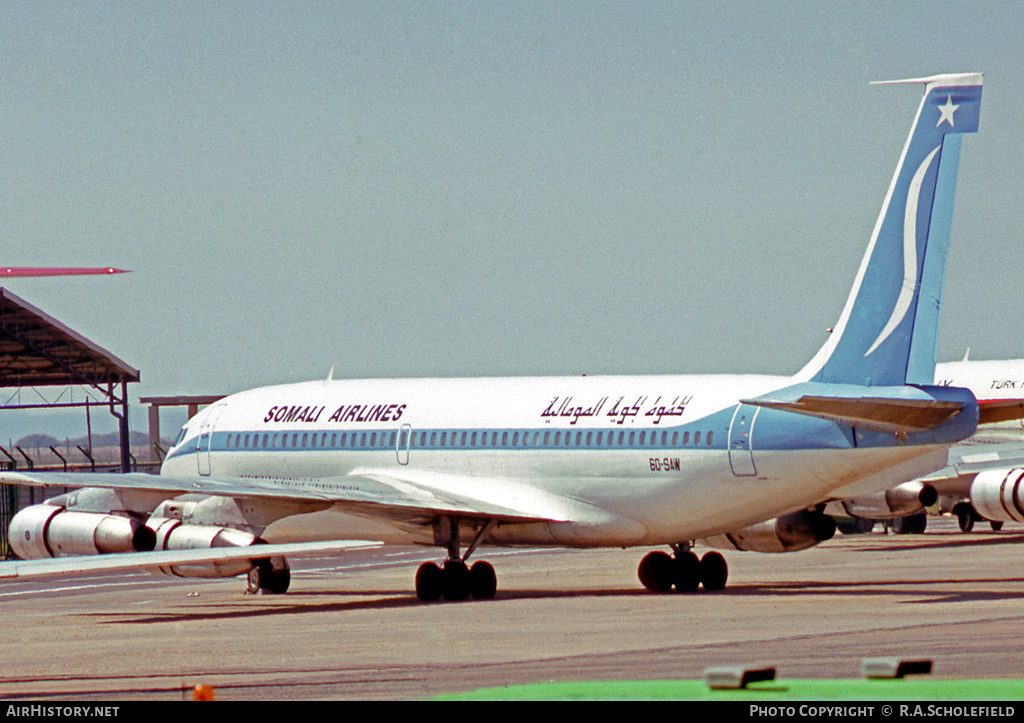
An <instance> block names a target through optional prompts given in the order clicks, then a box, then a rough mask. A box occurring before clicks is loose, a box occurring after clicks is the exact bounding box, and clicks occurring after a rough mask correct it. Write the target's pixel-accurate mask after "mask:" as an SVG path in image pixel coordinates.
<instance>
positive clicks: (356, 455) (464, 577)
mask: <svg viewBox="0 0 1024 723" xmlns="http://www.w3.org/2000/svg"><path fill="white" fill-rule="evenodd" d="M896 82H899V83H915V84H921V85H923V86H924V97H923V99H922V101H921V104H920V106H919V107H918V110H917V114H916V116H915V117H914V120H913V124H912V126H911V130H910V134H909V136H908V138H907V141H906V144H905V146H904V148H903V151H902V153H901V155H900V157H899V160H898V162H897V165H896V171H895V174H894V175H893V178H892V181H891V183H890V185H889V188H888V192H887V193H886V195H885V198H884V201H883V204H882V208H881V212H880V214H879V216H878V220H877V222H876V224H875V226H874V229H873V231H872V233H871V236H870V239H869V242H868V247H867V251H866V253H865V255H864V258H863V261H862V263H861V265H860V268H859V270H858V272H857V274H856V277H855V280H854V283H853V288H852V290H851V292H850V295H849V297H848V299H847V302H846V305H845V307H844V309H843V311H842V314H841V316H840V319H839V322H838V323H837V325H836V326H835V328H834V331H833V333H832V334H831V335H830V337H829V339H828V341H827V343H826V344H825V345H824V346H823V347H822V349H821V350H820V351H819V352H818V354H817V355H815V356H814V357H813V358H812V359H811V361H810V362H809V363H808V364H807V365H806V366H805V367H804V369H802V370H801V371H800V372H799V373H798V374H796V375H795V376H793V377H791V378H784V379H782V378H780V377H771V376H758V375H738V376H726V375H702V376H684V375H680V376H669V375H666V376H597V377H591V376H587V377H540V378H501V379H498V378H477V379H401V380H391V379H367V380H355V381H335V380H333V379H327V380H324V381H312V382H305V383H300V384H289V385H283V386H275V387H268V388H263V389H255V390H252V391H247V392H243V393H240V394H236V395H233V396H230V397H227V398H225V399H223V400H221V401H220V402H217V403H216V404H213V405H211V406H209V407H207V408H206V409H204V410H203V411H202V412H201V413H199V414H198V415H196V416H195V417H193V418H192V419H191V420H189V421H188V423H187V424H186V425H185V426H184V427H183V428H182V430H181V433H180V435H179V436H178V438H177V441H176V442H175V444H174V446H173V448H172V449H171V450H170V451H169V452H168V455H167V457H166V460H165V462H164V464H163V467H162V469H161V473H160V475H145V474H126V475H101V474H97V475H90V476H89V477H88V484H89V487H88V488H86V489H82V490H78V491H76V492H72V493H68V494H66V495H62V496H60V497H58V498H56V499H55V500H51V501H50V502H48V503H45V504H41V505H35V506H32V507H29V508H26V509H25V510H22V511H21V512H19V513H18V515H16V516H15V518H14V520H13V521H12V524H11V534H10V539H11V541H12V545H13V546H14V547H15V550H16V551H17V553H18V554H19V556H21V557H22V558H26V559H29V560H36V561H37V562H29V563H5V564H4V565H0V575H5V574H6V575H10V576H27V575H31V574H33V573H34V571H35V570H39V569H46V567H45V565H46V564H47V563H49V564H53V565H54V566H55V569H78V568H79V567H81V566H83V565H86V564H88V565H90V569H96V567H95V566H96V565H97V564H102V563H101V562H98V561H99V560H101V559H102V557H103V556H102V555H100V556H96V555H95V554H94V555H92V556H91V557H89V558H75V557H73V556H74V555H81V554H84V553H115V554H112V555H107V556H106V557H108V558H112V559H111V562H110V563H109V564H110V565H111V566H114V565H124V564H129V565H134V566H140V567H153V566H159V567H160V568H161V569H163V570H164V571H165V572H168V573H170V574H180V575H196V576H203V575H205V576H220V575H239V574H245V573H247V572H248V574H249V585H250V588H251V589H253V590H256V589H263V590H265V591H271V592H283V591H284V590H285V589H287V587H288V585H289V579H290V576H289V572H288V566H287V562H286V560H285V558H284V555H286V554H294V553H296V551H298V552H302V550H303V549H304V548H303V545H308V546H309V547H310V548H315V544H314V542H313V541H319V542H320V543H322V544H327V545H329V544H330V543H331V541H334V540H344V539H353V538H356V539H365V540H370V541H373V542H381V543H409V542H414V543H421V544H425V545H436V546H439V547H442V548H445V549H446V550H447V559H446V560H445V561H444V562H443V564H442V565H438V564H435V563H426V564H424V565H423V566H422V567H421V568H420V569H419V571H418V573H417V575H416V592H417V595H418V596H419V597H420V598H421V599H422V600H436V599H439V598H445V599H449V600H457V599H464V598H466V597H469V596H472V597H475V598H489V597H492V596H493V595H494V594H495V590H496V586H497V582H496V580H497V578H496V574H495V571H494V569H493V567H492V566H491V565H490V564H489V563H487V562H485V561H477V562H475V563H474V564H473V565H472V567H470V566H469V564H468V561H469V560H470V558H471V556H473V555H474V554H475V553H476V551H477V549H478V548H480V547H481V546H488V545H558V546H571V547H595V546H614V547H631V546H660V545H666V546H668V548H669V549H671V550H672V554H671V555H670V554H668V553H664V552H656V553H651V554H649V555H648V556H647V557H645V558H644V560H643V561H642V562H641V564H640V569H639V577H640V579H641V582H642V583H643V584H644V586H646V587H647V588H649V589H651V590H657V591H667V590H672V589H676V590H682V591H689V590H695V589H697V588H698V587H699V586H701V585H702V586H703V587H704V588H705V589H707V590H719V589H721V588H723V587H724V586H725V584H726V579H727V574H728V572H727V566H726V564H725V560H724V558H723V557H722V555H721V554H719V553H717V552H709V553H707V554H705V555H704V557H703V558H701V559H698V558H697V556H696V555H695V554H694V553H693V552H692V550H691V547H692V544H693V541H695V540H698V539H703V538H713V537H715V536H719V535H723V534H725V533H730V532H733V531H736V530H741V529H743V528H744V527H745V526H748V525H753V524H756V523H759V522H760V521H762V520H765V519H768V518H771V517H778V516H787V515H788V516H790V517H791V518H792V519H795V520H800V521H802V522H806V523H808V524H809V525H810V526H812V527H813V525H814V524H815V523H816V522H817V521H819V520H821V518H823V515H821V513H820V511H819V508H818V505H820V504H821V503H823V502H824V501H826V500H829V499H832V498H834V497H835V496H836V495H837V493H839V492H840V491H841V492H842V494H843V495H845V496H848V495H849V494H851V493H863V494H870V493H875V492H878V491H879V490H883V489H887V488H889V487H892V486H893V485H894V484H895V483H897V482H900V481H903V480H906V479H910V478H912V477H915V476H919V475H923V474H926V473H928V472H930V471H932V470H935V469H938V468H939V467H942V466H943V465H944V464H945V459H946V454H947V450H948V448H949V447H950V446H951V445H953V444H956V443H957V442H959V441H961V440H963V439H966V438H968V437H969V436H970V435H971V434H973V433H974V431H975V428H976V425H977V422H978V417H979V407H978V404H977V401H976V399H975V397H974V395H973V394H971V392H970V391H969V390H967V389H964V388H960V387H954V386H943V385H936V384H935V383H934V372H935V342H936V334H937V329H938V321H939V313H938V312H939V299H940V297H941V292H942V281H943V275H944V269H945V259H946V255H947V250H948V244H949V235H950V227H951V222H952V221H951V220H952V212H953V199H954V189H955V185H956V177H957V165H958V159H959V154H960V146H961V135H962V134H964V133H972V132H975V131H977V129H978V123H979V114H980V107H981V91H982V76H981V75H980V74H978V73H966V74H956V75H938V76H933V77H928V78H919V79H914V80H908V81H896ZM780 341H781V340H780ZM83 481H84V480H83V478H82V477H81V476H78V475H70V476H69V475H63V474H56V473H55V474H42V473H40V474H32V473H16V472H8V473H3V474H2V475H0V482H6V483H14V484H34V485H62V486H75V485H80V484H82V482H83ZM264 543H267V544H266V545H264ZM285 543H289V544H290V545H292V546H290V547H285V546H284V545H285ZM253 545H258V547H253ZM117 553H122V554H117ZM207 554H208V555H209V556H208V557H207V556H205V555H207ZM46 558H58V559H56V560H51V559H46ZM215 558H216V560H215V561H211V560H214V559H215ZM229 558H230V559H229ZM125 559H127V560H128V562H127V563H125V562H124V561H125ZM80 560H81V561H80ZM85 560H87V562H86V561H85Z"/></svg>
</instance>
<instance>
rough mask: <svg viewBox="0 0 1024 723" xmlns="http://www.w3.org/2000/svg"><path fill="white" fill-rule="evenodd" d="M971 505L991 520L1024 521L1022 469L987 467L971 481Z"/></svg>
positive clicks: (1023, 474) (1023, 477) (1023, 480)
mask: <svg viewBox="0 0 1024 723" xmlns="http://www.w3.org/2000/svg"><path fill="white" fill-rule="evenodd" d="M971 504H972V505H973V506H974V509H975V510H977V512H978V514H979V515H981V516H982V517H984V518H985V519H986V520H992V521H994V522H1024V469H1021V468H1016V469H1009V470H1007V469H990V470H986V471H985V472H979V473H978V476H977V477H975V478H974V481H973V482H971Z"/></svg>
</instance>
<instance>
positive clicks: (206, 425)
mask: <svg viewBox="0 0 1024 723" xmlns="http://www.w3.org/2000/svg"><path fill="white" fill-rule="evenodd" d="M225 409H226V405H224V404H219V405H217V406H216V407H214V408H213V409H212V410H210V413H209V414H208V415H207V416H206V419H204V420H203V422H202V426H200V427H199V436H198V437H196V464H197V465H198V466H199V474H200V475H202V476H203V477H208V476H209V474H210V451H211V449H212V447H213V428H214V426H215V425H216V424H217V419H218V418H219V417H220V415H221V414H222V413H223V412H224V410H225Z"/></svg>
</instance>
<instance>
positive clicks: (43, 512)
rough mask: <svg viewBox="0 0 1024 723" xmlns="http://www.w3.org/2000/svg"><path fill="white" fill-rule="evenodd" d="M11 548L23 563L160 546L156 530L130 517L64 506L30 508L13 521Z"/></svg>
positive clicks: (142, 550)
mask: <svg viewBox="0 0 1024 723" xmlns="http://www.w3.org/2000/svg"><path fill="white" fill-rule="evenodd" d="M9 539H10V542H11V547H12V548H13V549H14V552H15V553H17V555H18V557H20V558H22V559H23V560H39V559H43V558H47V557H64V556H67V555H97V554H101V553H110V552H146V551H148V550H152V549H153V547H154V545H155V543H156V536H155V535H154V534H153V530H151V529H149V528H148V527H146V525H145V524H143V523H142V522H139V521H138V520H135V519H132V518H130V517H127V516H122V515H116V514H111V513H101V512H73V511H69V510H66V509H65V508H64V507H62V506H57V505H52V504H46V503H43V504H40V505H32V506H31V507H26V508H25V509H23V510H21V511H20V512H18V514H16V515H15V516H14V519H12V520H11V526H10V534H9Z"/></svg>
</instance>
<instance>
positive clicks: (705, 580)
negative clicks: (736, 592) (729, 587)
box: [700, 552, 729, 592]
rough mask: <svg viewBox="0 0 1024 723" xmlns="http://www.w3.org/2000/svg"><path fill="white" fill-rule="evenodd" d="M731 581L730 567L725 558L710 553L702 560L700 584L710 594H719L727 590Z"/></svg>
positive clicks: (715, 553)
mask: <svg viewBox="0 0 1024 723" xmlns="http://www.w3.org/2000/svg"><path fill="white" fill-rule="evenodd" d="M728 579H729V566H728V565H726V564H725V558H724V557H722V555H721V554H719V553H717V552H708V553H706V554H705V555H704V557H702V558H701V559H700V582H701V584H702V585H703V586H704V589H705V590H707V591H708V592H717V591H719V590H722V589H723V588H725V581H726V580H728Z"/></svg>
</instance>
